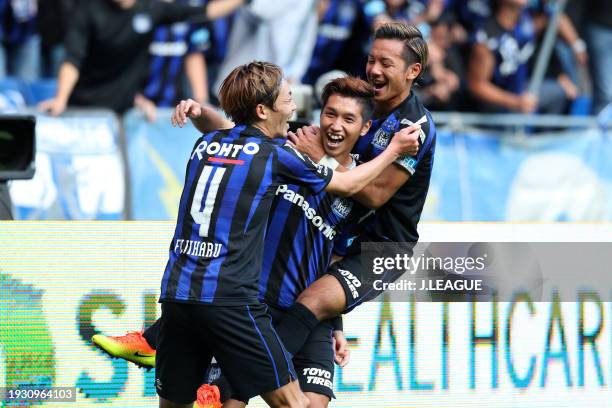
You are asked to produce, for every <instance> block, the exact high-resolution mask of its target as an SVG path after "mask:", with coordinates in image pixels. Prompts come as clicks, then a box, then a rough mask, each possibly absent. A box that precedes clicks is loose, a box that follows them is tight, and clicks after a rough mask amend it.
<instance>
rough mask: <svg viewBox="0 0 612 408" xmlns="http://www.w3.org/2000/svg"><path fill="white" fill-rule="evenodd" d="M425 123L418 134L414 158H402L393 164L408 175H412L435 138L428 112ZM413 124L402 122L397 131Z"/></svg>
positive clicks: (407, 121) (434, 127)
mask: <svg viewBox="0 0 612 408" xmlns="http://www.w3.org/2000/svg"><path fill="white" fill-rule="evenodd" d="M425 115H426V117H427V122H425V123H423V124H422V125H421V132H420V134H419V152H418V153H417V154H416V155H415V156H402V157H400V158H398V159H397V160H395V164H397V165H398V166H400V167H401V168H403V169H404V170H406V171H407V172H408V173H410V175H413V174H414V172H415V171H416V169H417V166H418V165H419V163H420V162H421V160H422V159H423V157H425V156H426V155H427V153H428V152H429V150H430V149H431V146H432V141H433V139H435V137H436V126H435V125H434V123H433V119H432V118H431V115H430V114H429V112H427V113H426V114H425ZM412 124H413V123H412V122H410V121H409V120H406V119H404V120H402V122H401V123H400V127H399V129H398V130H400V129H403V128H406V127H408V126H410V125H412Z"/></svg>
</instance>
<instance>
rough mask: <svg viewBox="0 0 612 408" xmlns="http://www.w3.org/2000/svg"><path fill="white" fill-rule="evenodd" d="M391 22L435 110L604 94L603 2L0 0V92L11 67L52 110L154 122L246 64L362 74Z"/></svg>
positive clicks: (499, 108) (595, 106)
mask: <svg viewBox="0 0 612 408" xmlns="http://www.w3.org/2000/svg"><path fill="white" fill-rule="evenodd" d="M560 7H563V12H562V13H560V14H558V15H557V10H559V8H560ZM387 21H404V22H407V23H410V24H413V25H416V26H417V27H418V28H419V29H420V30H421V32H422V33H423V35H424V37H425V38H426V39H427V41H428V44H429V64H428V68H427V75H425V76H424V78H423V80H422V81H421V83H420V84H419V86H418V87H417V92H418V93H419V94H420V96H421V97H422V98H423V102H424V104H425V106H427V107H428V108H429V109H431V110H454V111H477V112H522V113H529V112H540V113H558V114H596V113H598V112H599V111H600V110H602V109H603V108H604V107H605V106H607V105H608V104H610V103H611V101H612V3H611V2H610V0H568V1H567V2H566V1H565V0H250V1H248V0H208V1H207V0H174V1H161V0H0V23H1V24H2V26H1V29H0V40H1V46H0V92H1V87H2V79H3V78H5V77H14V78H18V79H20V80H24V81H37V80H39V79H40V78H56V79H57V91H56V93H55V96H54V97H52V98H50V99H48V100H46V101H43V102H42V103H41V104H40V105H39V107H40V108H41V109H43V110H46V111H49V112H51V113H52V114H60V113H62V112H63V111H64V110H65V109H66V108H67V107H72V106H79V107H104V108H110V109H113V110H114V111H116V112H118V113H122V112H124V111H125V110H127V109H129V108H131V107H133V106H136V107H139V108H140V109H142V110H143V111H144V112H145V113H146V114H147V116H148V117H149V118H150V119H151V120H154V119H155V114H156V108H157V107H171V106H174V105H175V104H176V103H177V102H178V101H179V100H181V99H184V98H187V97H190V98H193V99H195V100H197V101H199V102H201V103H213V104H214V103H216V90H217V89H218V88H219V85H220V82H221V80H222V79H223V78H224V77H225V75H226V74H227V73H228V72H229V71H230V70H231V69H232V68H233V67H235V66H236V65H238V64H242V63H245V62H248V61H251V60H267V61H271V62H274V63H276V64H278V65H280V66H281V67H282V68H283V70H284V72H285V75H286V77H287V79H288V80H289V81H290V82H291V83H293V84H306V85H312V86H314V87H315V88H316V84H317V81H318V80H319V78H320V77H321V76H322V75H324V74H326V73H328V72H330V71H334V70H339V71H343V72H346V73H349V74H354V75H359V76H362V77H363V76H365V73H364V69H365V66H366V61H367V56H368V48H369V41H370V35H371V33H372V32H373V30H374V29H375V28H376V27H377V26H378V25H380V24H382V23H384V22H387ZM553 24H558V33H557V35H556V39H554V44H553V50H552V54H551V56H550V59H549V63H548V65H547V67H548V68H547V69H546V70H545V72H544V75H543V77H542V78H537V79H536V80H534V79H533V75H532V73H533V72H534V66H535V64H536V62H537V60H538V58H539V55H540V50H541V49H542V48H543V47H542V44H543V39H544V37H545V32H546V30H547V28H548V27H549V26H551V25H553Z"/></svg>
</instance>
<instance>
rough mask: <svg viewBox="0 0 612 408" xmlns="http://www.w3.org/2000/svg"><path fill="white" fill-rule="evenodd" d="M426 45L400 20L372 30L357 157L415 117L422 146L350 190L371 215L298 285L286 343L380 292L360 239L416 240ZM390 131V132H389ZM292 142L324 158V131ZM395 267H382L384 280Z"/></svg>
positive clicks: (376, 151)
mask: <svg viewBox="0 0 612 408" xmlns="http://www.w3.org/2000/svg"><path fill="white" fill-rule="evenodd" d="M427 57H428V49H427V43H426V42H425V41H424V39H423V37H422V35H421V33H420V31H419V30H418V29H417V28H416V27H414V26H410V25H407V24H404V23H388V24H384V25H382V26H380V27H379V28H378V29H377V30H376V32H375V33H374V41H373V44H372V49H371V51H370V54H369V56H368V62H367V66H366V74H367V77H368V80H369V82H370V83H371V84H372V85H373V86H374V90H375V94H374V101H375V105H374V117H375V119H374V120H373V123H372V127H371V128H370V130H369V132H368V133H367V134H366V135H365V136H364V137H362V138H360V139H359V141H358V143H357V144H356V145H355V147H354V148H353V153H354V154H356V155H358V157H359V161H362V162H367V161H369V160H372V159H374V158H376V157H378V155H380V154H382V153H384V152H385V151H386V149H388V148H389V147H388V146H390V144H389V143H390V141H392V140H393V139H394V138H395V137H394V135H397V133H396V132H397V131H398V130H400V129H402V128H404V127H408V126H411V125H413V124H414V123H422V125H421V126H422V130H421V135H420V141H421V143H422V147H421V149H420V150H419V152H418V154H417V155H416V156H414V157H404V158H402V159H401V160H398V161H396V162H395V163H394V165H393V166H389V167H388V168H386V169H385V170H384V171H383V173H382V174H381V175H380V176H378V177H377V178H376V180H375V181H374V183H372V184H370V185H369V186H368V187H367V188H366V189H364V190H362V191H361V192H359V193H358V194H356V195H355V196H354V199H356V200H357V201H359V202H361V203H362V204H364V205H365V206H367V207H370V208H372V209H376V212H375V214H374V215H373V216H372V217H370V219H368V220H367V221H366V223H365V224H364V225H363V231H362V232H361V233H360V235H359V236H358V239H355V240H354V241H352V245H351V246H350V247H349V250H348V254H349V256H346V257H344V259H342V260H341V261H340V262H337V263H335V264H334V265H333V266H332V267H331V268H330V271H329V274H327V275H325V276H323V277H322V278H320V279H318V280H317V281H315V282H314V283H313V284H312V285H311V286H310V287H308V288H307V289H306V290H305V291H304V292H302V293H301V294H300V296H299V298H298V302H297V303H296V304H295V305H294V306H292V307H291V308H290V309H289V311H288V312H287V314H286V316H285V318H284V319H283V321H282V322H280V324H279V325H278V326H277V331H278V334H279V336H280V337H281V339H282V340H283V343H284V345H285V347H286V348H287V350H288V351H289V352H290V353H292V354H293V353H295V352H297V351H298V350H299V349H300V348H301V346H302V344H303V343H304V341H305V339H306V338H307V337H308V335H309V333H310V331H311V330H312V328H313V327H315V326H316V325H317V323H318V322H319V320H323V319H329V318H332V317H334V316H337V315H339V314H341V313H347V312H349V311H351V310H353V309H354V308H355V307H356V306H357V305H359V304H361V303H363V302H365V301H368V300H371V299H373V298H375V297H376V296H378V295H379V294H380V293H381V292H380V291H377V290H375V289H374V287H373V286H372V282H373V279H372V278H371V275H372V271H368V270H366V268H364V267H362V264H361V256H360V254H359V252H360V243H361V242H383V243H384V242H403V243H415V242H417V240H418V238H419V235H418V232H417V223H418V221H419V219H420V216H421V211H422V210H423V205H424V203H425V197H426V196H427V190H428V188H429V180H430V177H431V170H432V166H433V155H434V148H435V140H436V132H435V126H434V124H433V120H432V118H431V115H430V114H429V112H428V111H427V110H426V109H425V107H423V105H422V104H421V102H420V101H419V99H418V97H417V96H416V95H415V94H414V92H413V91H412V85H413V83H414V82H415V81H417V80H418V78H419V77H420V75H421V73H422V72H423V69H424V67H425V66H426V64H427ZM396 137H397V136H396ZM290 138H291V140H292V141H293V142H294V143H295V144H296V146H297V148H298V149H299V150H301V151H303V152H305V153H307V154H308V155H309V156H310V157H312V158H313V159H314V160H317V161H318V160H321V159H322V158H323V160H325V161H327V160H326V158H325V157H324V155H325V152H324V150H323V148H322V140H323V143H324V138H323V137H322V135H321V132H320V131H319V130H318V129H316V128H312V127H311V128H306V129H303V130H300V131H298V132H297V133H296V135H293V136H292V137H290ZM400 275H401V272H400V273H392V272H388V271H387V272H385V273H383V274H382V275H380V276H378V277H377V279H382V281H383V282H392V281H394V280H396V279H397V278H398V277H399V276H400Z"/></svg>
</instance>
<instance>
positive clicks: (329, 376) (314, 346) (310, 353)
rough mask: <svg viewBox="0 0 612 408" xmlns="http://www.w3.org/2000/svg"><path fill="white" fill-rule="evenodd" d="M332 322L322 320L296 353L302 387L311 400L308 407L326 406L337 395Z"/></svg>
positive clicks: (294, 359)
mask: <svg viewBox="0 0 612 408" xmlns="http://www.w3.org/2000/svg"><path fill="white" fill-rule="evenodd" d="M332 331H333V328H332V324H331V322H330V321H328V320H326V321H323V322H321V323H320V324H319V325H317V327H315V328H314V330H313V331H312V332H311V333H310V336H309V337H308V339H307V340H306V343H305V344H304V346H303V347H302V349H301V350H300V351H299V352H298V353H297V354H296V355H295V356H294V357H293V364H294V366H295V371H296V372H297V375H298V380H299V381H300V388H301V389H302V391H304V395H306V398H308V400H309V401H310V403H309V405H308V408H326V407H327V406H328V404H329V402H330V401H331V400H332V398H335V395H334V349H333V340H332Z"/></svg>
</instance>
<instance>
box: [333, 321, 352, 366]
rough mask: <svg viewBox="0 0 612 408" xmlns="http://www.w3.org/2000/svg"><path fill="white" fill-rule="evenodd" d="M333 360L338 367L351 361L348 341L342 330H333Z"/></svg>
mask: <svg viewBox="0 0 612 408" xmlns="http://www.w3.org/2000/svg"><path fill="white" fill-rule="evenodd" d="M332 340H333V342H334V361H335V362H336V364H338V365H339V366H340V367H344V366H346V365H347V364H348V363H349V361H351V350H350V349H349V348H348V341H346V337H344V332H343V331H342V330H334V334H333V338H332Z"/></svg>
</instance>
